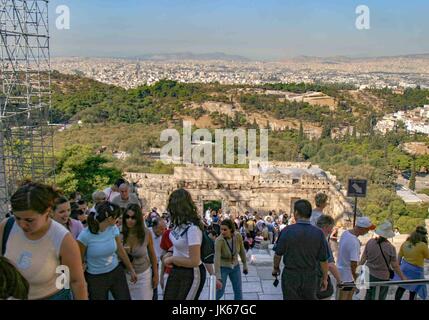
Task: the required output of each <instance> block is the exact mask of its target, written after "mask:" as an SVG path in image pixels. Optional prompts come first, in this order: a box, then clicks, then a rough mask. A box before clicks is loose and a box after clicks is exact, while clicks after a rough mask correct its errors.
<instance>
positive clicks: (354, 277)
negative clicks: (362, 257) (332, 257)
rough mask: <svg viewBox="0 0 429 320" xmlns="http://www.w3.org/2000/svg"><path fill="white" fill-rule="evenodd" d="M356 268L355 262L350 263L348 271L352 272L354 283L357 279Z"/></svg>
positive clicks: (356, 263)
mask: <svg viewBox="0 0 429 320" xmlns="http://www.w3.org/2000/svg"><path fill="white" fill-rule="evenodd" d="M357 266H358V262H357V261H350V269H351V270H352V276H353V279H354V281H356V279H357V274H356V270H357Z"/></svg>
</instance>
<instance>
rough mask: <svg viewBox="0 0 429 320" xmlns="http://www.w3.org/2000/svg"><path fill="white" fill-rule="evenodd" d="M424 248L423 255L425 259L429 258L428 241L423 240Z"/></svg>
mask: <svg viewBox="0 0 429 320" xmlns="http://www.w3.org/2000/svg"><path fill="white" fill-rule="evenodd" d="M422 248H423V257H424V258H425V259H429V248H428V246H427V244H426V243H424V242H422Z"/></svg>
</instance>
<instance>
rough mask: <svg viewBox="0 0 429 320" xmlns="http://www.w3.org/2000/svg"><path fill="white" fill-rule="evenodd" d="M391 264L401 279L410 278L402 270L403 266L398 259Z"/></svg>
mask: <svg viewBox="0 0 429 320" xmlns="http://www.w3.org/2000/svg"><path fill="white" fill-rule="evenodd" d="M391 265H392V268H393V270H394V271H395V272H396V274H397V275H398V276H399V277H400V278H401V280H408V278H407V277H406V276H405V275H404V273H403V272H402V270H401V267H400V266H399V263H398V261H392V262H391Z"/></svg>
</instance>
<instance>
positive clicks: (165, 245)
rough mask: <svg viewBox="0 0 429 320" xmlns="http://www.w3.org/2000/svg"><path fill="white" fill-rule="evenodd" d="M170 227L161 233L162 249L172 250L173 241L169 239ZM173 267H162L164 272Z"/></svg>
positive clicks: (169, 270) (168, 271)
mask: <svg viewBox="0 0 429 320" xmlns="http://www.w3.org/2000/svg"><path fill="white" fill-rule="evenodd" d="M170 232H171V229H167V230H165V231H164V233H163V234H162V238H161V244H160V247H161V249H162V250H165V251H170V252H173V243H172V242H171V240H170ZM171 270H173V268H168V267H164V273H168V274H169V273H170V272H171Z"/></svg>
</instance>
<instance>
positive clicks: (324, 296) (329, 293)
mask: <svg viewBox="0 0 429 320" xmlns="http://www.w3.org/2000/svg"><path fill="white" fill-rule="evenodd" d="M333 294H334V286H333V285H332V281H331V277H330V276H328V287H327V288H326V290H325V291H320V290H319V292H317V299H319V300H322V299H327V298H329V297H332V295H333Z"/></svg>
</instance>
